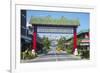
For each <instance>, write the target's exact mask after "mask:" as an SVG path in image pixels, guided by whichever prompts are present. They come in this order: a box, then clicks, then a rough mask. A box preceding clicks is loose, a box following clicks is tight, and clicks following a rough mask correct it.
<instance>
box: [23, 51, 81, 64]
mask: <svg viewBox="0 0 100 73" xmlns="http://www.w3.org/2000/svg"><path fill="white" fill-rule="evenodd" d="M71 60H81V58H80V57H78V56H74V55H69V54H66V53H65V52H64V53H63V52H62V53H59V54H57V53H48V54H47V55H40V56H39V57H37V58H35V59H31V60H21V63H32V62H50V61H71Z"/></svg>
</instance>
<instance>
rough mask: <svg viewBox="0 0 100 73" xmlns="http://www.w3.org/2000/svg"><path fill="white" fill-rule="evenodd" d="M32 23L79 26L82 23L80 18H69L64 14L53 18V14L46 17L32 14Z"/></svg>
mask: <svg viewBox="0 0 100 73" xmlns="http://www.w3.org/2000/svg"><path fill="white" fill-rule="evenodd" d="M30 24H32V25H34V24H35V25H39V24H42V25H73V26H78V25H79V24H80V22H79V20H78V19H73V20H71V19H67V18H66V17H64V16H61V17H60V18H53V17H51V16H45V17H43V16H42V17H35V16H32V17H31V19H30Z"/></svg>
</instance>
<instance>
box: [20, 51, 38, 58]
mask: <svg viewBox="0 0 100 73" xmlns="http://www.w3.org/2000/svg"><path fill="white" fill-rule="evenodd" d="M36 57H37V54H36V53H35V54H33V53H32V51H29V50H25V51H24V52H21V59H34V58H36Z"/></svg>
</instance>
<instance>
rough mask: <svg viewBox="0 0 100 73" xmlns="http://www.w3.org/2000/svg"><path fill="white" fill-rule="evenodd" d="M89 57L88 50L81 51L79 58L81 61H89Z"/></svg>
mask: <svg viewBox="0 0 100 73" xmlns="http://www.w3.org/2000/svg"><path fill="white" fill-rule="evenodd" d="M89 57H90V53H89V50H83V51H82V52H81V58H82V59H84V58H85V59H89Z"/></svg>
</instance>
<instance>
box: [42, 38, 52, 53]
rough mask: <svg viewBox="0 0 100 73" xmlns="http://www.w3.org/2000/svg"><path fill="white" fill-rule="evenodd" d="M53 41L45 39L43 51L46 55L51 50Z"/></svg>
mask: <svg viewBox="0 0 100 73" xmlns="http://www.w3.org/2000/svg"><path fill="white" fill-rule="evenodd" d="M50 45H51V41H50V40H49V39H48V37H43V50H44V53H45V54H46V53H47V52H48V51H49V50H50Z"/></svg>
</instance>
